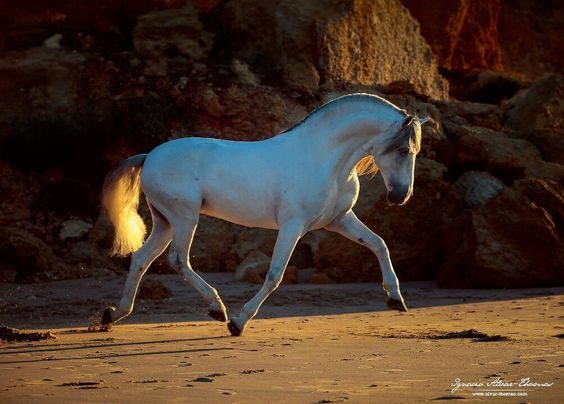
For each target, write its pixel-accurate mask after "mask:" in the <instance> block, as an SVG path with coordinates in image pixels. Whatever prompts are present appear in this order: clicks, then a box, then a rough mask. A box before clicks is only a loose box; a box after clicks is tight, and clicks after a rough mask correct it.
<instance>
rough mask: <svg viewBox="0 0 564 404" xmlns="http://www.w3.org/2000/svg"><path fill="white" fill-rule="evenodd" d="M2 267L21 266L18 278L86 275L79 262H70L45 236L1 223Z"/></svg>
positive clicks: (16, 267) (22, 279)
mask: <svg viewBox="0 0 564 404" xmlns="http://www.w3.org/2000/svg"><path fill="white" fill-rule="evenodd" d="M0 256H1V257H2V258H1V261H3V265H0V268H8V269H10V271H13V268H15V269H16V270H17V275H16V279H15V280H16V282H24V281H30V280H57V279H68V278H79V277H83V276H86V275H87V273H86V271H85V270H84V269H83V268H81V267H79V266H71V265H67V264H66V263H65V261H64V260H63V259H62V258H60V257H58V256H57V254H56V253H55V252H54V251H53V249H52V248H51V247H50V246H49V245H48V244H47V243H46V242H45V241H44V240H42V239H41V238H39V237H37V236H36V235H34V234H32V233H31V232H29V231H26V230H23V229H19V228H17V227H0Z"/></svg>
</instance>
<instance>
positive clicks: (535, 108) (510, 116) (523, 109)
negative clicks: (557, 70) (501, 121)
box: [504, 74, 564, 131]
mask: <svg viewBox="0 0 564 404" xmlns="http://www.w3.org/2000/svg"><path fill="white" fill-rule="evenodd" d="M563 97H564V78H563V77H562V76H561V75H559V74H550V75H546V76H544V77H543V78H541V79H539V80H537V81H536V82H534V83H533V84H532V85H531V87H529V88H527V89H524V90H521V91H520V92H519V93H517V94H516V95H515V96H514V97H513V98H511V99H510V100H508V101H507V103H506V104H505V105H504V109H505V111H506V121H505V124H506V125H507V126H508V127H510V128H511V129H514V130H515V131H527V130H531V129H552V130H554V129H556V130H558V129H560V130H562V129H564V128H563V124H564V121H563V120H564V102H563V101H562V98H563Z"/></svg>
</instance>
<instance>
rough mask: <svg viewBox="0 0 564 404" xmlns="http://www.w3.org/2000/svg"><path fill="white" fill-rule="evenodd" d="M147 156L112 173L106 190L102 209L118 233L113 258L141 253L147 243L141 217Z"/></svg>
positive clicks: (135, 159) (105, 185) (105, 186)
mask: <svg viewBox="0 0 564 404" xmlns="http://www.w3.org/2000/svg"><path fill="white" fill-rule="evenodd" d="M146 157H147V155H146V154H138V155H136V156H133V157H130V158H128V159H127V160H124V161H123V162H122V163H121V164H120V165H119V166H118V167H117V168H116V169H115V170H113V171H111V172H110V173H108V175H107V176H106V179H105V180H104V186H103V188H102V206H103V208H104V209H106V212H107V213H108V217H109V219H110V221H111V222H112V224H113V225H114V229H115V238H114V246H113V249H112V254H114V255H119V256H122V257H123V256H126V255H129V254H130V253H132V252H135V251H137V250H138V249H139V248H140V247H141V245H143V240H144V239H145V232H146V228H145V223H143V219H142V218H141V216H139V214H138V213H137V208H138V206H139V195H140V194H141V169H142V167H143V163H144V162H145V158H146Z"/></svg>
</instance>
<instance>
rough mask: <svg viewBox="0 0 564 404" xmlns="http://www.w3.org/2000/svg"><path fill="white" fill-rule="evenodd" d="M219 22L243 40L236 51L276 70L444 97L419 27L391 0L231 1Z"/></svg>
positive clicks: (332, 81)
mask: <svg viewBox="0 0 564 404" xmlns="http://www.w3.org/2000/svg"><path fill="white" fill-rule="evenodd" d="M224 21H225V24H226V26H227V27H229V29H230V30H231V31H232V32H234V33H235V34H237V36H238V38H239V39H240V41H239V42H238V43H236V45H235V46H236V48H237V50H236V53H238V54H240V55H242V56H244V57H246V58H248V59H253V58H257V57H259V56H260V57H263V56H264V55H267V56H268V59H269V61H270V63H274V68H278V69H280V70H288V69H290V68H291V67H290V68H289V67H287V66H288V65H290V66H293V65H295V64H297V63H300V64H302V65H305V66H303V67H301V68H302V69H303V70H305V71H306V72H307V71H308V69H311V67H313V68H315V69H317V73H318V75H319V77H320V82H321V84H322V85H324V86H326V87H332V86H340V85H350V84H362V85H376V84H380V85H385V84H388V83H391V82H395V81H402V80H406V81H409V82H411V83H412V84H413V85H414V86H415V87H416V88H417V89H418V90H419V92H421V93H423V94H426V95H428V96H430V97H432V98H435V99H444V98H445V97H446V96H447V94H448V83H447V82H446V80H444V79H443V78H442V77H441V76H440V75H439V74H438V72H437V65H436V61H435V56H434V55H433V53H432V51H431V49H430V48H429V46H428V45H427V43H426V42H425V40H424V39H423V37H422V36H421V34H420V33H419V24H418V23H417V22H416V21H415V20H414V19H413V18H412V17H411V15H410V14H409V12H408V11H407V9H406V8H405V7H403V5H402V4H401V3H400V2H399V1H396V0H378V1H364V0H355V1H350V2H345V3H343V2H341V1H320V0H314V1H307V2H301V1H295V0H284V1H259V0H232V1H229V2H228V3H227V6H226V9H225V15H224ZM241 39H242V40H241ZM292 69H293V68H292ZM306 74H307V75H308V76H309V77H311V78H309V79H308V81H309V82H312V81H315V73H306ZM308 76H306V77H308ZM308 87H309V88H311V85H309V86H308Z"/></svg>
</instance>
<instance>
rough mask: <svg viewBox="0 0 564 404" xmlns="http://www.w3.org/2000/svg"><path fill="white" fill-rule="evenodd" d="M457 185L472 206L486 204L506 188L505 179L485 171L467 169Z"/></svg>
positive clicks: (465, 200) (457, 181)
mask: <svg viewBox="0 0 564 404" xmlns="http://www.w3.org/2000/svg"><path fill="white" fill-rule="evenodd" d="M455 185H456V187H457V188H458V190H459V191H460V193H461V194H462V196H463V198H464V202H466V204H467V205H468V206H470V207H476V206H484V205H485V203H486V202H487V201H489V200H490V199H491V198H493V197H494V196H496V195H497V194H499V193H500V192H501V191H502V190H503V188H505V184H504V183H503V181H501V180H500V179H499V178H496V177H494V176H493V175H491V174H489V173H487V172H484V171H466V172H465V173H464V174H462V175H461V176H460V177H459V178H458V179H457V180H456V183H455Z"/></svg>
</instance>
